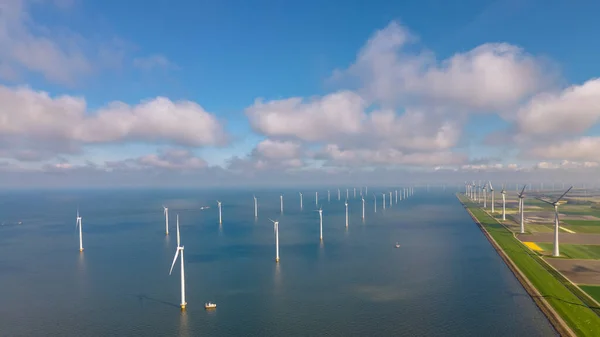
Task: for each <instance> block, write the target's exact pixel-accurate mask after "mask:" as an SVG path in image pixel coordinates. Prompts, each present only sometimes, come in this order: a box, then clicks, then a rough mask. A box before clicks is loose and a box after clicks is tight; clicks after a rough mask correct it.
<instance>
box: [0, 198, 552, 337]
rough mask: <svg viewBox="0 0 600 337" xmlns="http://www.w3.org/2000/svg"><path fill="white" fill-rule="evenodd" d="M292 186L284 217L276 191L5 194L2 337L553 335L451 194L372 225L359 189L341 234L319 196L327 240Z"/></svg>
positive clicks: (406, 206)
mask: <svg viewBox="0 0 600 337" xmlns="http://www.w3.org/2000/svg"><path fill="white" fill-rule="evenodd" d="M376 191H377V190H376V189H371V188H370V189H369V193H371V192H376ZM282 192H283V193H284V215H280V214H279V193H280V191H249V190H244V191H227V190H219V191H190V190H182V191H151V190H147V191H143V190H136V191H133V190H129V191H125V190H120V191H117V190H115V191H108V190H107V191H38V192H31V191H28V192H2V194H0V221H3V222H4V224H3V225H2V226H0V335H1V336H115V335H119V336H200V335H210V336H296V335H298V336H320V335H326V334H327V335H329V336H392V335H394V336H400V335H402V336H503V337H504V336H553V335H556V333H555V332H554V330H553V329H552V327H551V326H550V324H549V323H548V321H547V320H546V319H545V317H544V316H543V314H542V313H541V312H540V311H539V310H538V309H537V307H536V306H535V304H534V303H533V301H532V300H531V299H530V298H529V297H528V296H527V294H526V292H525V291H524V290H523V288H522V287H521V286H520V284H519V283H518V281H517V280H516V279H515V278H514V277H513V275H512V274H511V272H510V271H509V269H508V268H507V267H506V266H505V265H504V263H503V262H502V260H501V259H500V257H499V256H498V255H497V254H496V252H495V251H494V250H493V248H492V247H491V245H490V244H489V243H488V242H487V240H486V239H485V237H484V236H483V235H482V233H481V232H480V230H479V229H478V228H477V227H476V225H475V224H474V223H473V221H472V220H471V218H470V217H469V216H468V214H467V213H466V212H465V210H464V209H463V208H462V206H461V205H460V204H459V202H458V200H457V199H456V197H455V196H454V195H453V192H451V191H446V192H442V191H440V190H437V191H433V190H432V191H431V192H426V191H424V190H416V191H415V195H414V196H412V197H411V198H410V199H408V200H404V201H399V203H398V204H394V205H393V206H392V207H391V208H389V207H388V208H387V209H386V210H385V211H384V210H383V209H382V207H381V206H382V205H381V194H379V196H378V201H377V213H373V197H372V196H370V197H369V198H367V199H366V200H367V203H366V221H365V222H364V223H363V222H362V220H361V201H360V198H359V197H358V196H357V199H352V190H351V191H350V196H351V199H350V201H349V203H350V205H349V209H350V225H349V228H348V230H346V228H345V218H344V202H343V200H342V201H338V200H337V191H335V193H334V192H333V190H332V193H331V202H327V191H326V190H321V191H319V195H320V202H321V204H322V206H323V218H324V220H323V227H324V230H323V232H324V233H323V237H324V243H323V244H322V245H321V244H320V243H319V215H318V213H317V212H314V211H313V210H315V209H316V206H315V199H314V198H315V194H314V190H313V191H310V190H305V191H303V192H304V210H303V211H301V210H300V207H299V196H298V193H297V190H283V191H282ZM253 193H256V195H257V197H258V200H259V215H258V220H257V221H255V220H254V214H253V212H254V209H253V199H252V194H253ZM357 194H358V191H357ZM344 196H345V191H344V192H342V198H344ZM216 199H219V200H221V201H222V202H223V225H222V226H219V224H218V211H217V207H216V201H215V200H216ZM162 204H165V205H167V206H168V207H169V213H170V235H169V236H168V237H167V236H166V235H165V232H164V227H165V224H164V216H163V210H162V207H161V205H162ZM78 205H79V209H80V212H81V216H82V217H83V244H84V248H85V251H84V252H83V253H81V254H80V253H79V251H78V248H79V243H78V231H77V230H76V228H75V213H76V209H77V207H78ZM203 205H210V206H211V208H210V209H208V210H204V211H200V210H199V207H200V206H203ZM177 213H179V215H180V224H181V240H182V244H183V245H184V246H185V263H186V264H185V272H186V290H187V294H186V295H187V302H188V308H187V311H186V312H184V313H182V312H181V311H180V309H179V302H180V271H179V263H177V264H176V266H175V268H174V270H173V274H172V275H171V276H169V268H170V266H171V262H172V260H173V255H174V253H175V247H176V235H175V234H176V229H175V215H176V214H177ZM269 217H270V218H273V219H279V220H280V230H279V231H280V256H281V262H280V263H279V265H277V264H276V263H275V261H274V259H275V239H274V234H273V225H272V223H271V222H270V221H269V220H268V219H267V218H269ZM17 221H22V222H23V223H22V224H21V225H17V224H16V222H17ZM396 241H398V242H399V243H400V244H401V247H400V248H399V249H396V248H394V244H395V242H396ZM208 301H213V302H215V303H217V305H218V307H217V309H216V310H214V311H212V312H207V311H205V310H204V303H205V302H208Z"/></svg>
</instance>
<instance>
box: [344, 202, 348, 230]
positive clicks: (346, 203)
mask: <svg viewBox="0 0 600 337" xmlns="http://www.w3.org/2000/svg"><path fill="white" fill-rule="evenodd" d="M344 204H345V205H346V228H348V200H346V202H345V203H344Z"/></svg>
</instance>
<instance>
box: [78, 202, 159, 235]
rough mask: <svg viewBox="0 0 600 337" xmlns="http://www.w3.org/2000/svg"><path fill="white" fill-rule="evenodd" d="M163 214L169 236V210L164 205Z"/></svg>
mask: <svg viewBox="0 0 600 337" xmlns="http://www.w3.org/2000/svg"><path fill="white" fill-rule="evenodd" d="M78 212H79V211H78ZM163 213H164V214H165V231H166V232H167V235H169V208H168V207H165V205H163Z"/></svg>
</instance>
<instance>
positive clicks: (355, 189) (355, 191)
mask: <svg viewBox="0 0 600 337" xmlns="http://www.w3.org/2000/svg"><path fill="white" fill-rule="evenodd" d="M354 199H356V187H355V188H354Z"/></svg>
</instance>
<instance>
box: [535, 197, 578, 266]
mask: <svg viewBox="0 0 600 337" xmlns="http://www.w3.org/2000/svg"><path fill="white" fill-rule="evenodd" d="M572 188H573V186H571V187H569V189H568V190H567V191H566V192H565V193H563V194H562V195H561V196H560V197H558V199H556V201H554V202H550V201H546V200H543V199H539V198H538V199H539V200H541V201H543V202H545V203H547V204H550V205H552V206H554V250H553V251H552V256H554V257H558V256H559V255H560V249H559V247H558V227H559V224H560V220H559V219H558V205H559V202H560V200H561V199H562V198H564V196H565V195H567V193H569V191H570V190H571V189H572Z"/></svg>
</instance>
